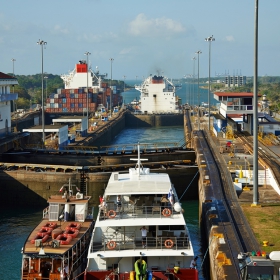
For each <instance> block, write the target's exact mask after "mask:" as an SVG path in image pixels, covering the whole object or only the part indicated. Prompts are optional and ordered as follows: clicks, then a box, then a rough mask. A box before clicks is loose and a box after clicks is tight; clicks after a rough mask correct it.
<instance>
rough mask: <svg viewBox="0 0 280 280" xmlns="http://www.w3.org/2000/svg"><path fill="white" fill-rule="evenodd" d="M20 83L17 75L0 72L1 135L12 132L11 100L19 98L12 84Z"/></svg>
mask: <svg viewBox="0 0 280 280" xmlns="http://www.w3.org/2000/svg"><path fill="white" fill-rule="evenodd" d="M14 85H18V81H17V79H16V78H15V77H13V76H10V75H7V74H4V73H2V72H0V137H3V136H6V135H7V134H9V133H11V126H12V125H11V101H14V100H17V99H18V94H17V93H11V86H14Z"/></svg>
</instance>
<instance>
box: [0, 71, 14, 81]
mask: <svg viewBox="0 0 280 280" xmlns="http://www.w3.org/2000/svg"><path fill="white" fill-rule="evenodd" d="M0 79H1V80H16V79H17V78H15V77H13V76H11V75H7V74H5V73H2V72H0Z"/></svg>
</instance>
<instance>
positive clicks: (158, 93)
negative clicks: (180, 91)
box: [135, 75, 179, 114]
mask: <svg viewBox="0 0 280 280" xmlns="http://www.w3.org/2000/svg"><path fill="white" fill-rule="evenodd" d="M135 89H136V90H139V91H140V93H141V95H140V110H141V112H142V113H147V114H154V113H179V104H178V97H177V96H176V94H175V92H176V87H175V85H174V84H173V83H172V82H171V81H170V80H168V79H167V78H166V77H163V76H157V75H154V76H152V75H150V76H149V77H148V78H146V79H145V80H144V82H143V83H142V84H141V85H140V86H135Z"/></svg>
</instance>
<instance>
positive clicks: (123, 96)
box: [123, 76, 126, 105]
mask: <svg viewBox="0 0 280 280" xmlns="http://www.w3.org/2000/svg"><path fill="white" fill-rule="evenodd" d="M125 78H126V76H123V97H124V99H123V104H124V105H125Z"/></svg>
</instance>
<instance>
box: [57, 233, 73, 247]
mask: <svg viewBox="0 0 280 280" xmlns="http://www.w3.org/2000/svg"><path fill="white" fill-rule="evenodd" d="M56 240H59V241H60V245H68V244H69V243H70V242H71V241H72V236H70V235H67V234H60V235H59V236H58V237H57V238H56Z"/></svg>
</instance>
